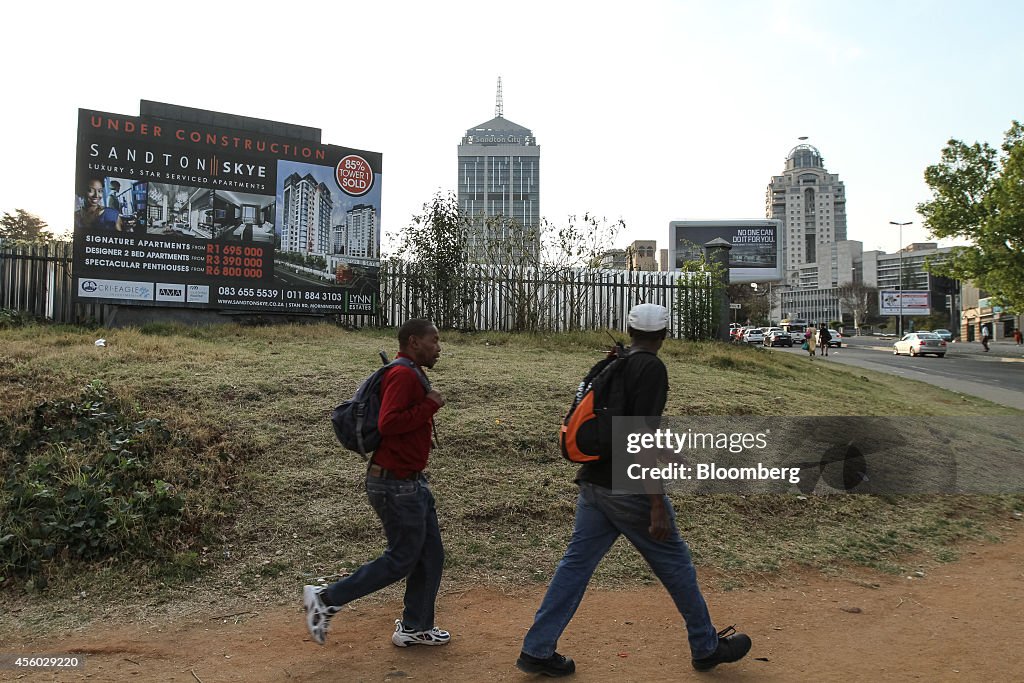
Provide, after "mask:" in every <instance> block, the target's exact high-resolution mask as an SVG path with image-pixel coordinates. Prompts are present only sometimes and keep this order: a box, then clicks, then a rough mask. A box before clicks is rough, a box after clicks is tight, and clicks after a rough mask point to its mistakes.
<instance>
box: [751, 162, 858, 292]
mask: <svg viewBox="0 0 1024 683" xmlns="http://www.w3.org/2000/svg"><path fill="white" fill-rule="evenodd" d="M765 205H766V206H765V215H766V216H767V217H768V218H774V219H777V220H781V221H782V225H783V230H782V233H783V239H782V267H783V271H784V273H785V277H786V284H787V285H789V286H790V287H799V288H814V289H817V288H827V287H834V286H835V285H836V284H838V283H836V282H833V281H832V280H833V273H834V272H835V271H836V269H835V268H833V267H832V266H833V264H832V263H831V259H832V257H833V256H832V255H833V254H834V253H835V250H834V249H832V246H833V245H835V244H836V243H837V242H843V241H845V240H846V190H845V188H844V186H843V182H842V181H841V180H839V176H838V175H836V174H834V173H829V172H828V170H827V169H826V168H825V160H824V159H822V157H821V152H819V151H818V150H817V148H816V147H814V146H812V145H808V144H801V145H797V146H796V147H794V148H793V149H792V150H790V152H789V156H787V157H786V168H785V170H784V171H783V172H782V175H777V176H772V180H771V182H770V183H769V184H768V192H767V196H766V198H765Z"/></svg>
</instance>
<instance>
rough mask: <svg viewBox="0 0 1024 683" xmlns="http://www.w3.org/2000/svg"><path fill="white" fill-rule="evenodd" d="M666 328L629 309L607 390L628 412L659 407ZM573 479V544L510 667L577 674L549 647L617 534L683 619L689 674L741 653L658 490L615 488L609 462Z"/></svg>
mask: <svg viewBox="0 0 1024 683" xmlns="http://www.w3.org/2000/svg"><path fill="white" fill-rule="evenodd" d="M667 329H668V310H667V309H666V308H665V307H664V306H658V305H656V304H640V305H639V306H634V307H633V309H632V310H631V311H630V312H629V319H628V331H629V336H630V340H631V346H630V351H629V355H628V356H627V357H626V360H625V361H624V363H625V365H624V367H623V369H622V371H621V372H619V373H618V375H617V376H616V380H618V381H621V385H620V386H617V387H616V386H613V387H612V388H611V390H613V391H623V392H624V393H625V397H626V405H625V414H626V415H634V416H645V417H655V416H660V415H661V413H662V411H663V410H664V409H665V401H666V399H667V397H668V371H667V370H666V368H665V364H664V363H663V362H662V361H661V359H660V358H658V350H659V349H660V348H661V344H662V342H663V341H664V339H665V334H666V331H667ZM576 482H577V484H579V487H580V494H579V498H578V499H577V503H576V521H575V526H574V528H573V533H572V539H571V540H570V541H569V547H568V548H567V549H566V551H565V556H564V557H563V558H562V560H561V562H559V563H558V567H557V568H556V569H555V575H554V577H552V579H551V584H550V585H549V586H548V590H547V593H546V594H545V596H544V600H543V602H542V603H541V606H540V609H539V610H538V611H537V615H536V616H535V617H534V622H533V626H532V627H531V628H530V630H529V632H528V633H527V634H526V639H525V640H524V641H523V648H522V652H521V653H520V655H519V659H518V660H517V661H516V666H517V667H518V668H519V669H520V670H522V671H526V672H527V673H536V674H543V675H545V676H568V675H569V674H572V673H574V672H575V671H576V663H575V662H573V660H572V659H571V658H569V657H565V656H564V655H560V654H559V653H558V652H556V651H555V648H556V646H557V644H558V639H559V637H560V636H561V635H562V631H564V630H565V627H566V626H567V625H568V624H569V621H570V620H571V619H572V617H573V614H575V613H576V608H577V607H579V604H580V601H581V600H582V599H583V593H584V592H585V591H586V588H587V584H588V583H589V581H590V577H591V576H592V575H593V573H594V570H595V569H596V568H597V565H598V563H599V562H600V561H601V558H603V557H604V556H605V554H606V553H607V552H608V550H609V549H610V548H611V547H612V544H613V543H615V540H616V539H617V538H618V537H619V536H620V535H623V536H625V537H626V538H627V539H629V542H630V543H632V544H633V546H634V547H635V548H636V549H637V550H639V551H640V553H641V554H642V555H643V556H644V559H646V560H647V562H648V564H650V566H651V569H652V570H654V573H655V574H656V575H657V576H658V579H660V580H661V582H662V584H663V585H664V586H665V588H666V590H668V592H669V594H670V595H671V596H672V600H673V601H674V602H675V604H676V607H677V608H678V609H679V612H680V614H682V615H683V619H684V620H685V622H686V631H687V635H688V639H689V644H690V654H691V657H692V664H693V667H694V668H695V669H697V670H698V671H710V670H711V669H713V668H714V667H716V666H718V665H719V664H724V663H727V662H735V661H737V660H739V659H741V658H742V657H743V656H744V655H746V654H747V652H748V651H749V650H750V638H748V637H747V636H746V635H745V634H742V633H733V634H732V635H729V633H730V632H731V631H732V629H731V627H730V628H729V629H724V630H723V631H721V632H716V630H715V627H714V626H713V625H712V623H711V616H710V615H709V614H708V608H707V605H706V604H705V603H704V597H703V596H702V595H701V592H700V587H699V586H698V585H697V572H696V569H694V566H693V560H692V559H691V557H690V549H689V548H688V547H687V545H686V542H685V541H684V540H683V539H682V538H681V537H680V536H679V531H678V530H677V529H676V525H675V512H674V510H673V509H672V504H671V503H670V502H669V500H668V497H667V496H665V494H664V492H663V491H660V489H659V492H658V493H650V494H644V493H626V492H622V491H616V490H614V489H613V488H612V463H611V461H610V460H602V461H598V462H595V463H588V464H585V465H583V466H582V467H581V468H580V471H579V474H578V475H577V478H576Z"/></svg>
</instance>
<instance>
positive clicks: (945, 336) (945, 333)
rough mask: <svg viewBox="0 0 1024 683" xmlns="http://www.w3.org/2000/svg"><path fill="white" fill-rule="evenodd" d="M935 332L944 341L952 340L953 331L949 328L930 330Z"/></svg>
mask: <svg viewBox="0 0 1024 683" xmlns="http://www.w3.org/2000/svg"><path fill="white" fill-rule="evenodd" d="M932 332H934V333H935V334H937V335H939V338H940V339H942V341H944V342H951V341H953V333H952V332H950V331H949V330H932Z"/></svg>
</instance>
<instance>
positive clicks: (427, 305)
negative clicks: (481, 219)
mask: <svg viewBox="0 0 1024 683" xmlns="http://www.w3.org/2000/svg"><path fill="white" fill-rule="evenodd" d="M469 227H470V221H469V217H468V216H467V215H466V213H465V212H464V211H463V210H462V209H461V208H460V207H459V200H458V198H456V196H455V195H454V194H453V193H451V192H449V193H448V194H447V195H443V194H442V193H440V192H438V193H437V194H436V195H434V198H433V199H431V200H430V201H429V202H427V203H426V204H424V205H423V213H422V214H421V215H418V216H413V218H412V222H411V223H410V224H409V226H408V227H406V228H405V230H403V231H402V233H401V235H400V238H401V242H400V243H399V246H398V249H397V255H398V257H399V258H401V257H406V258H407V259H409V260H410V261H412V264H410V266H409V270H408V271H407V273H408V282H409V285H410V288H411V289H412V290H413V293H414V296H413V302H414V304H413V310H412V311H411V312H412V314H413V315H418V316H424V317H427V318H429V319H430V320H431V321H432V322H433V323H434V324H435V325H437V326H438V327H439V328H442V329H453V328H459V327H463V326H464V325H463V323H464V321H465V319H466V316H465V311H466V309H467V307H468V306H469V304H470V303H471V301H472V297H471V295H470V292H469V278H468V277H467V276H468V270H469V251H468V248H469Z"/></svg>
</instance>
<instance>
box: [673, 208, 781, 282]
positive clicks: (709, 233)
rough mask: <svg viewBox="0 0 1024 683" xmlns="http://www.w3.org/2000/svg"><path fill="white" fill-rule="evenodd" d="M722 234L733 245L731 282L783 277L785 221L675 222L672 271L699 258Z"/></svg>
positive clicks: (775, 280)
mask: <svg viewBox="0 0 1024 683" xmlns="http://www.w3.org/2000/svg"><path fill="white" fill-rule="evenodd" d="M719 237H720V238H722V239H724V240H726V241H727V242H729V243H730V244H732V249H731V250H730V251H729V281H730V282H732V283H744V282H778V281H780V280H782V261H781V259H782V250H781V248H780V247H781V243H780V242H781V238H782V221H779V220H766V219H751V220H743V219H737V220H722V221H672V222H671V223H669V237H668V243H669V263H670V264H671V267H672V270H679V269H680V268H681V267H682V265H683V263H685V262H686V261H688V260H691V259H694V258H698V257H699V256H700V255H701V254H703V253H704V245H705V244H706V243H708V242H710V241H711V240H713V239H716V238H719Z"/></svg>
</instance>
